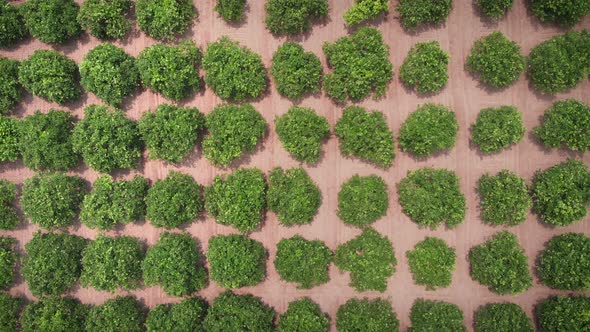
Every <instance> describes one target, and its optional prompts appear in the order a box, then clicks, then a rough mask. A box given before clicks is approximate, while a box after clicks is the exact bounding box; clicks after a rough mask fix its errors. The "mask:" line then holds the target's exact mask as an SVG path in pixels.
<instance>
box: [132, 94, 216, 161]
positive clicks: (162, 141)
mask: <svg viewBox="0 0 590 332" xmlns="http://www.w3.org/2000/svg"><path fill="white" fill-rule="evenodd" d="M138 126H139V132H140V133H141V135H142V136H143V140H144V141H145V145H146V147H147V148H148V149H149V153H148V155H149V158H150V159H162V160H166V161H168V162H171V163H179V162H181V161H182V160H183V159H184V158H186V157H187V156H188V155H189V154H190V153H191V152H192V151H193V150H194V149H195V146H196V145H197V139H198V138H199V134H200V133H201V131H202V130H203V129H204V128H205V116H203V114H202V113H201V112H199V110H198V109H197V108H194V107H178V106H173V105H168V104H162V105H160V106H158V108H156V111H155V112H145V113H143V116H142V118H141V120H139V124H138Z"/></svg>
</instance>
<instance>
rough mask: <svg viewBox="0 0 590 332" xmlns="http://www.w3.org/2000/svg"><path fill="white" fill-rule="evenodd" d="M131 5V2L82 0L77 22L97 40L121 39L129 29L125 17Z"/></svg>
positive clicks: (129, 0)
mask: <svg viewBox="0 0 590 332" xmlns="http://www.w3.org/2000/svg"><path fill="white" fill-rule="evenodd" d="M132 5H133V1H131V0H84V3H83V4H82V6H81V7H80V11H79V12H78V17H77V20H78V23H79V24H80V26H81V27H82V29H84V30H86V31H87V32H88V33H89V34H91V35H92V36H94V37H96V38H98V39H119V38H123V37H125V35H126V34H127V31H129V29H130V28H131V22H130V21H129V20H128V19H127V16H128V13H129V10H130V9H131V6H132Z"/></svg>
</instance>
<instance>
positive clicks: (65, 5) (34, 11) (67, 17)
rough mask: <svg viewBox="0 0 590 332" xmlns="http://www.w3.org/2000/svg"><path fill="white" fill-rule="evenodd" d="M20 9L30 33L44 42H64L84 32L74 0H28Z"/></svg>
mask: <svg viewBox="0 0 590 332" xmlns="http://www.w3.org/2000/svg"><path fill="white" fill-rule="evenodd" d="M18 9H19V10H20V12H21V14H22V15H23V17H24V25H25V26H26V27H27V29H29V32H30V34H31V35H32V36H33V37H35V38H38V39H39V40H40V41H42V42H44V43H50V44H63V43H65V42H67V41H69V40H70V39H72V38H75V37H77V36H78V35H79V34H80V32H82V28H81V27H80V25H79V24H78V21H77V20H76V16H78V10H79V7H78V5H77V4H76V2H75V1H74V0H28V1H26V2H24V3H23V4H22V5H21V6H19V7H18Z"/></svg>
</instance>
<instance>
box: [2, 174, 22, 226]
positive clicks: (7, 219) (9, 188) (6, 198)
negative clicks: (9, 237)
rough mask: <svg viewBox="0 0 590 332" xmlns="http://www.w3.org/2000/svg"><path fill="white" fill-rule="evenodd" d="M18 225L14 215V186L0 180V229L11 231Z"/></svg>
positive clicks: (16, 217)
mask: <svg viewBox="0 0 590 332" xmlns="http://www.w3.org/2000/svg"><path fill="white" fill-rule="evenodd" d="M19 223H20V220H19V217H18V214H17V213H16V184H14V183H12V182H10V181H8V180H5V179H0V229H1V230H13V229H15V228H17V227H18V225H19Z"/></svg>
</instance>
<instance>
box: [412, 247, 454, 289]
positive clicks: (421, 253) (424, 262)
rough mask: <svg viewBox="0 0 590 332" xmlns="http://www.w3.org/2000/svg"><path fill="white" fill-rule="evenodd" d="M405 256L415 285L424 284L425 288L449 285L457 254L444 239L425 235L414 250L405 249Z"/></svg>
mask: <svg viewBox="0 0 590 332" xmlns="http://www.w3.org/2000/svg"><path fill="white" fill-rule="evenodd" d="M406 257H407V258H408V265H409V267H410V272H412V277H413V278H414V282H415V283H416V284H417V285H422V286H426V289H427V290H435V289H437V288H445V287H448V286H450V285H451V282H452V280H453V271H454V270H455V261H456V260H457V255H456V254H455V249H454V248H451V247H449V245H448V244H447V243H446V242H445V241H444V240H442V239H439V238H436V237H427V238H426V239H425V240H423V241H421V242H418V243H417V244H416V245H415V246H414V250H410V251H407V252H406Z"/></svg>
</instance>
